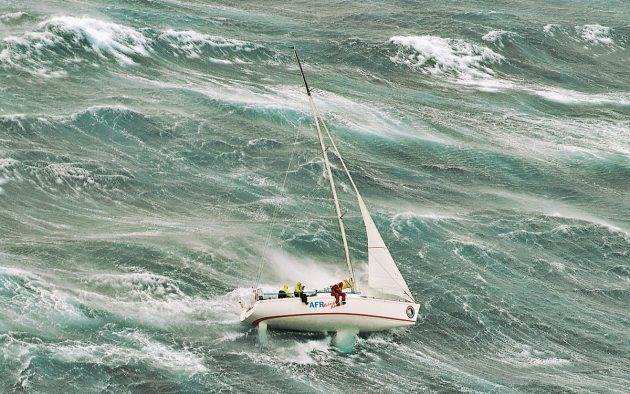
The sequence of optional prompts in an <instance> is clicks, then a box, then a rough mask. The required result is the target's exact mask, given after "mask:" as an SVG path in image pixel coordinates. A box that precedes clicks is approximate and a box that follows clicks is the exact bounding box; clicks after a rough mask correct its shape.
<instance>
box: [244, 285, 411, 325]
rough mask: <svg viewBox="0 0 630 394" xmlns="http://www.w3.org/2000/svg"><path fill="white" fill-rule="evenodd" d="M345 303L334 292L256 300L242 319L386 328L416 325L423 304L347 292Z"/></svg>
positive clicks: (247, 321) (276, 322) (252, 323)
mask: <svg viewBox="0 0 630 394" xmlns="http://www.w3.org/2000/svg"><path fill="white" fill-rule="evenodd" d="M346 301H347V302H346V304H345V305H340V306H336V305H335V299H334V297H332V296H331V295H326V294H318V295H317V296H312V297H309V298H308V305H305V304H304V303H302V302H301V300H300V299H299V298H282V299H270V300H260V301H256V302H255V303H254V305H252V306H251V307H250V308H249V309H243V311H242V313H241V322H243V323H246V324H250V325H253V326H258V324H259V323H262V322H265V323H266V324H267V327H269V328H272V329H282V330H292V331H308V332H325V331H338V330H357V331H359V332H372V331H383V330H388V329H391V328H395V327H404V326H410V325H413V324H415V322H416V320H417V319H418V311H419V308H420V305H418V304H414V303H411V302H404V301H390V300H383V299H378V298H368V297H364V296H361V295H357V294H347V299H346Z"/></svg>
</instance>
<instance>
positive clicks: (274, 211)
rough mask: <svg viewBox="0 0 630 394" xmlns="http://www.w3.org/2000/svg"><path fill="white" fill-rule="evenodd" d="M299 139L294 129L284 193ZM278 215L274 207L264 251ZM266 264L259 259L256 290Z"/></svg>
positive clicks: (283, 186) (297, 130)
mask: <svg viewBox="0 0 630 394" xmlns="http://www.w3.org/2000/svg"><path fill="white" fill-rule="evenodd" d="M299 137H300V128H299V127H296V131H295V138H294V140H293V147H292V148H291V158H290V159H289V164H288V165H287V170H286V171H285V172H284V178H283V179H282V186H281V188H280V190H283V191H285V193H286V189H285V186H286V183H287V178H288V177H289V170H290V169H291V164H293V159H294V158H295V151H296V146H297V143H298V138H299ZM277 213H278V206H277V205H276V206H274V209H273V211H272V213H271V220H270V225H269V231H268V232H267V236H266V237H265V243H264V250H267V247H268V246H269V240H270V239H271V233H272V232H273V226H274V224H275V220H276V215H277ZM266 262H267V260H266V259H264V258H263V259H261V262H260V267H259V268H258V274H257V275H256V279H255V283H254V286H252V287H254V288H257V287H258V286H259V285H260V279H261V277H262V273H263V270H264V268H265V263H266Z"/></svg>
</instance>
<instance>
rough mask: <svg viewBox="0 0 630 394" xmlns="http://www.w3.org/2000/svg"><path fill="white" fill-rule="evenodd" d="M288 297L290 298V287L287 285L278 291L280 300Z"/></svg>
mask: <svg viewBox="0 0 630 394" xmlns="http://www.w3.org/2000/svg"><path fill="white" fill-rule="evenodd" d="M288 296H289V285H287V284H286V283H285V284H284V285H283V286H282V288H281V289H280V291H278V298H287V297H288Z"/></svg>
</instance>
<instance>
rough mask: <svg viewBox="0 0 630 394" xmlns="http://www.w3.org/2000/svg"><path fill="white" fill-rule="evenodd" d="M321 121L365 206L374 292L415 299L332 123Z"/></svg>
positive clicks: (362, 213)
mask: <svg viewBox="0 0 630 394" xmlns="http://www.w3.org/2000/svg"><path fill="white" fill-rule="evenodd" d="M315 111H317V107H315ZM317 117H319V118H320V119H321V116H320V114H319V111H317ZM321 124H322V125H323V126H324V127H323V128H324V130H325V131H326V134H327V135H328V139H330V142H331V145H332V147H333V149H334V150H335V153H336V155H337V157H338V158H339V162H340V163H341V166H342V167H343V169H344V171H345V173H346V176H347V177H348V179H349V180H350V184H351V185H352V188H353V189H354V192H355V193H356V195H357V201H358V203H359V209H360V210H361V217H362V218H363V223H364V224H365V232H366V233H367V241H368V242H367V243H368V286H369V288H370V289H369V290H370V295H371V296H375V297H387V296H390V297H391V296H393V297H396V298H401V299H404V300H407V301H411V302H415V300H414V299H413V296H412V295H411V291H410V290H409V286H407V282H405V279H404V278H403V277H402V275H401V273H400V271H399V270H398V267H397V266H396V262H394V259H393V258H392V255H391V254H390V253H389V249H387V246H386V245H385V242H383V238H382V237H381V233H379V232H378V229H377V228H376V225H375V224H374V221H373V220H372V216H370V212H369V211H368V209H367V207H366V206H365V203H364V202H363V197H361V193H359V189H357V185H356V184H355V183H354V179H352V176H351V175H350V171H348V167H346V163H345V162H344V160H343V158H342V157H341V154H340V153H339V149H337V144H335V141H334V140H333V138H332V135H331V134H330V131H329V130H328V126H326V123H324V122H321Z"/></svg>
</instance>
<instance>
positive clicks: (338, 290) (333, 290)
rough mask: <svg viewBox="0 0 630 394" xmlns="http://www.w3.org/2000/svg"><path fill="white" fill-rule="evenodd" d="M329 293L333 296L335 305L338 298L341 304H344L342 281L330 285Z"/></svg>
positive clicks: (344, 294)
mask: <svg viewBox="0 0 630 394" xmlns="http://www.w3.org/2000/svg"><path fill="white" fill-rule="evenodd" d="M330 295H331V296H333V297H335V303H336V304H337V306H339V298H341V305H345V303H346V293H344V292H343V282H339V283H336V284H334V285H332V286H330Z"/></svg>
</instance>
